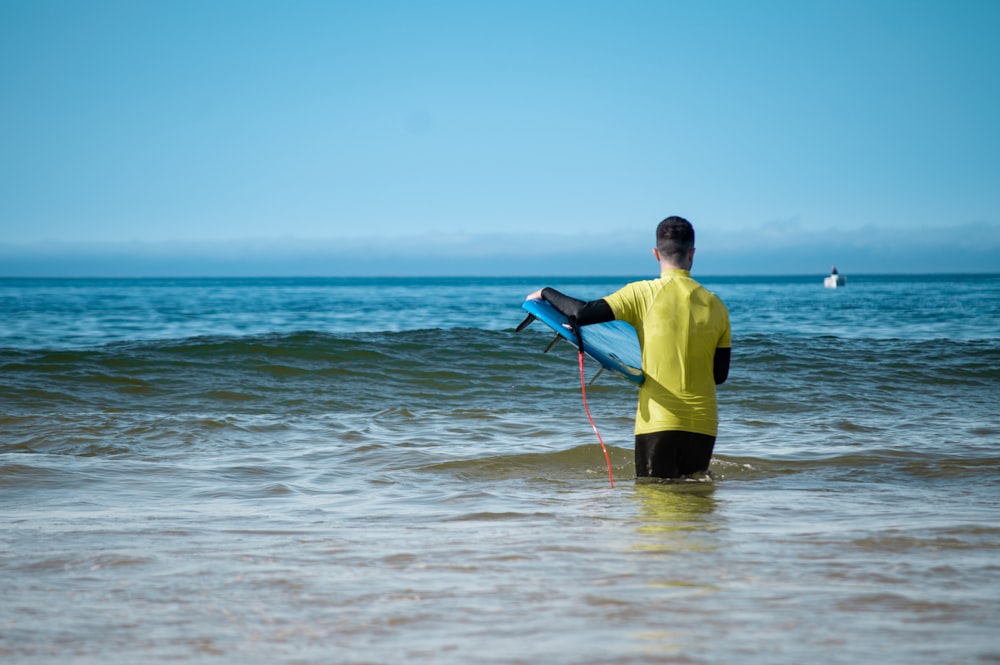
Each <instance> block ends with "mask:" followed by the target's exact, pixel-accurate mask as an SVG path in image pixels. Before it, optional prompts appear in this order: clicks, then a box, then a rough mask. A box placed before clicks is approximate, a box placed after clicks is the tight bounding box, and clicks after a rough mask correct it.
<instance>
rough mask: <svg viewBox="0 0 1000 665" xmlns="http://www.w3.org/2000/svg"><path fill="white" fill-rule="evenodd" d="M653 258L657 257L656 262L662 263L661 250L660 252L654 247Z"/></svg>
mask: <svg viewBox="0 0 1000 665" xmlns="http://www.w3.org/2000/svg"><path fill="white" fill-rule="evenodd" d="M653 256H655V257H656V262H657V263H659V262H660V250H658V249H656V248H655V247H654V248H653Z"/></svg>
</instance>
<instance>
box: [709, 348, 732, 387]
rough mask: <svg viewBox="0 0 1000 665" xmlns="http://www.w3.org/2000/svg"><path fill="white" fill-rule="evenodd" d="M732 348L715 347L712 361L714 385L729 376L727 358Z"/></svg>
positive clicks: (730, 354) (722, 381) (724, 380)
mask: <svg viewBox="0 0 1000 665" xmlns="http://www.w3.org/2000/svg"><path fill="white" fill-rule="evenodd" d="M732 352H733V350H732V349H730V348H728V347H727V348H721V347H720V348H716V349H715V361H714V362H713V363H712V374H713V375H715V385H719V384H722V383H725V382H726V379H728V378H729V358H730V356H732Z"/></svg>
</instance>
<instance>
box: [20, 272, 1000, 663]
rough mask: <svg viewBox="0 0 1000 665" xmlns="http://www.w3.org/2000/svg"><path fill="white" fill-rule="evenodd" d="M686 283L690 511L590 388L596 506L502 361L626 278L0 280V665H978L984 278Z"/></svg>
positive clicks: (564, 439) (986, 400) (999, 464)
mask: <svg viewBox="0 0 1000 665" xmlns="http://www.w3.org/2000/svg"><path fill="white" fill-rule="evenodd" d="M695 276H696V277H698V275H697V274H696V275H695ZM700 279H701V281H702V282H703V283H704V284H705V285H706V286H707V287H709V288H710V289H712V290H713V291H715V292H716V293H718V294H719V295H720V296H721V297H722V298H723V300H724V301H725V302H726V303H727V305H728V306H729V309H730V313H731V318H732V324H733V335H734V350H733V366H732V372H731V375H730V379H729V381H728V382H727V383H726V384H725V385H723V386H721V387H720V391H719V400H720V416H721V421H722V422H721V426H720V433H719V439H718V443H717V445H716V456H715V458H714V460H713V463H712V472H713V475H714V481H711V482H697V483H696V482H689V483H674V484H669V485H660V484H645V483H636V482H635V479H634V467H633V464H632V452H631V446H632V433H631V427H632V414H633V410H634V400H635V390H634V388H633V387H632V386H631V384H629V383H628V382H626V381H625V380H624V379H621V378H619V377H616V376H613V375H609V374H607V373H605V374H604V375H602V376H600V377H599V378H597V380H596V381H595V382H594V383H593V384H592V385H591V386H589V387H588V389H587V398H588V402H589V405H590V409H591V412H592V413H593V416H594V420H595V422H596V424H597V426H598V428H599V429H600V432H601V434H602V436H603V438H604V440H605V442H606V443H607V444H608V447H609V449H610V454H611V461H612V466H613V471H614V474H615V485H614V487H613V488H612V487H610V486H609V483H608V478H607V471H606V468H605V462H604V457H603V454H602V453H601V450H600V446H599V445H598V442H597V439H596V436H595V434H594V432H593V430H592V429H591V427H590V425H589V423H588V422H587V418H586V414H585V413H584V410H583V405H582V400H581V395H580V384H579V380H580V379H579V375H578V370H577V366H576V357H575V350H574V349H573V348H572V347H571V346H569V345H566V344H560V345H557V346H556V347H555V348H554V349H553V350H552V351H550V352H549V353H548V354H545V353H543V349H544V347H545V346H546V345H547V344H548V342H549V339H550V335H549V334H548V333H546V332H545V330H543V329H542V327H541V326H540V324H535V325H534V326H531V327H529V328H528V329H527V330H526V331H524V332H522V333H520V334H515V333H514V331H513V329H514V327H515V326H516V325H517V324H518V323H519V322H520V321H521V319H522V318H523V317H522V312H521V310H520V302H521V299H522V298H523V296H524V295H525V294H526V293H528V292H530V291H532V290H534V289H536V288H538V287H540V286H545V285H551V286H555V287H556V288H560V289H561V290H564V291H566V292H568V293H571V294H574V295H577V296H579V297H584V298H590V297H599V296H602V295H605V294H606V293H609V292H610V291H612V290H614V289H615V288H617V287H618V286H620V285H621V284H622V283H624V282H625V281H626V279H624V278H619V279H615V278H579V279H552V280H546V279H537V278H524V279H506V278H505V279H481V278H475V279H439V280H435V279H382V280H376V279H354V280H351V279H302V280H297V279H246V280H238V279H232V280H224V279H214V280H213V279H205V280H195V279H191V280H0V312H2V317H0V527H2V528H0V542H2V547H0V660H2V662H4V663H93V664H95V665H96V664H102V665H103V664H131V663H157V662H176V661H180V662H187V663H262V664H263V663H269V664H270V663H317V664H319V663H345V664H347V663H352V664H354V663H356V664H361V663H400V662H420V663H446V664H451V663H454V664H467V663H498V664H500V663H504V664H506V663H531V664H536V663H546V664H553V663H555V664H559V663H567V664H569V663H741V664H747V663H749V664H756V663H761V664H781V663H788V664H795V665H798V664H800V663H804V662H820V663H845V664H847V663H851V664H855V663H858V662H878V663H883V664H884V663H899V664H912V663H933V664H935V665H937V664H941V663H1000V638H998V635H1000V276H997V275H992V276H990V275H981V276H975V275H971V276H970V275H965V276H902V277H888V276H853V275H852V276H849V282H848V285H847V287H846V288H843V289H837V290H827V289H824V288H823V287H822V276H816V277H802V278H792V277H788V278H714V279H713V278H711V277H701V278H700ZM587 373H588V377H587V379H588V381H589V380H590V379H591V378H592V377H593V375H594V374H595V373H596V368H595V367H593V366H590V365H588V367H587Z"/></svg>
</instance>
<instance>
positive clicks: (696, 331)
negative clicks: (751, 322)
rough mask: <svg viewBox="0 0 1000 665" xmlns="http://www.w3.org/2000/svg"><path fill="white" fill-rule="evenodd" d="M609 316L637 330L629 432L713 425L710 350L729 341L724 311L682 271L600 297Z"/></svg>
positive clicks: (710, 429)
mask: <svg viewBox="0 0 1000 665" xmlns="http://www.w3.org/2000/svg"><path fill="white" fill-rule="evenodd" d="M604 300H605V301H606V302H607V303H608V305H609V306H610V307H611V310H612V311H613V312H614V315H615V318H616V319H619V320H621V321H627V322H629V323H630V324H632V326H633V327H634V328H635V330H636V332H637V333H638V335H639V346H640V347H641V348H642V369H643V371H644V372H645V374H646V380H645V382H644V383H643V384H642V387H641V388H640V389H639V406H638V408H637V409H636V415H635V433H636V434H649V433H651V432H661V431H665V430H681V431H685V432H695V433H697V434H706V435H708V436H715V435H716V434H717V433H718V429H719V415H718V405H717V402H716V399H715V378H714V375H713V373H712V366H713V364H714V358H715V350H716V349H717V348H729V347H730V346H732V331H731V330H730V328H729V311H728V310H727V309H726V306H725V305H724V304H723V302H722V301H721V300H720V299H719V298H718V296H716V295H715V294H714V293H712V292H711V291H709V290H708V289H706V288H705V287H703V286H702V285H701V284H699V283H698V282H696V281H695V280H693V279H692V278H691V275H690V273H689V272H688V271H687V270H679V269H678V270H666V271H664V272H663V274H662V275H661V276H660V278H659V279H651V280H646V281H640V282H632V283H631V284H627V285H626V286H624V287H622V288H621V289H619V290H618V291H616V292H615V293H613V294H611V295H610V296H607V297H606V298H604Z"/></svg>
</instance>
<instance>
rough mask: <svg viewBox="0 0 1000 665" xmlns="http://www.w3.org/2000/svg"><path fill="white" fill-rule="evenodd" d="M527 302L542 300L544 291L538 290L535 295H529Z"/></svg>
mask: <svg viewBox="0 0 1000 665" xmlns="http://www.w3.org/2000/svg"><path fill="white" fill-rule="evenodd" d="M525 300H542V289H538V290H537V291H535V292H534V293H529V294H528V297H527V298H525Z"/></svg>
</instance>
